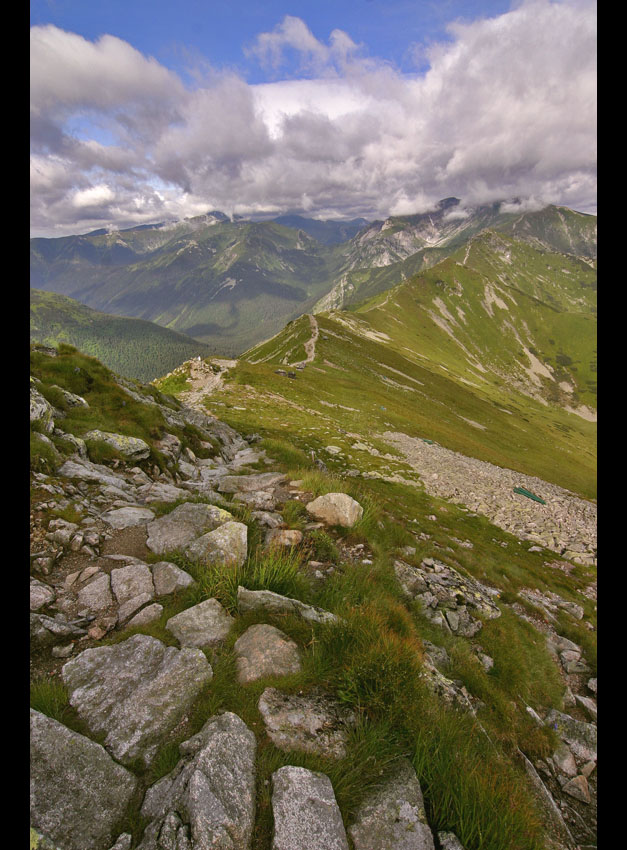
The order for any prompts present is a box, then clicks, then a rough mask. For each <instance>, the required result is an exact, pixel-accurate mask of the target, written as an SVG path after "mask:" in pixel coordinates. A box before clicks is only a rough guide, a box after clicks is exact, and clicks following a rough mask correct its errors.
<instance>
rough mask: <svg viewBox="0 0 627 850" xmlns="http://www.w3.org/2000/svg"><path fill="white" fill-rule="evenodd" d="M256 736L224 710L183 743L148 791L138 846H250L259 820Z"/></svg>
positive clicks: (240, 849)
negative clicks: (173, 761)
mask: <svg viewBox="0 0 627 850" xmlns="http://www.w3.org/2000/svg"><path fill="white" fill-rule="evenodd" d="M256 746H257V745H256V740H255V736H254V734H253V733H252V732H251V731H250V729H248V727H247V726H246V724H245V723H244V721H243V720H241V719H240V718H239V717H238V716H237V715H236V714H232V713H231V712H225V713H224V714H220V715H217V716H216V717H212V718H210V719H209V720H208V721H207V722H206V723H205V725H204V726H203V728H202V729H201V730H200V732H198V733H197V734H196V735H194V736H193V737H192V738H190V739H189V740H187V741H185V742H184V743H182V744H181V745H180V748H179V750H180V753H181V755H182V759H181V761H179V763H178V764H177V766H176V767H175V768H174V770H173V771H172V772H171V773H169V774H168V775H167V776H164V777H163V779H160V780H159V781H158V782H156V783H155V784H154V785H153V786H152V787H151V788H149V789H148V791H147V793H146V796H145V798H144V803H143V805H142V809H141V814H142V815H143V816H144V817H146V818H150V819H151V823H150V824H149V825H148V827H147V828H146V830H145V832H144V837H143V839H142V842H141V844H140V845H139V847H138V850H167V848H173V850H174V848H176V850H179V848H185V850H214V849H215V850H222V848H224V850H248V848H249V847H250V841H251V836H252V831H253V826H254V821H255V754H256Z"/></svg>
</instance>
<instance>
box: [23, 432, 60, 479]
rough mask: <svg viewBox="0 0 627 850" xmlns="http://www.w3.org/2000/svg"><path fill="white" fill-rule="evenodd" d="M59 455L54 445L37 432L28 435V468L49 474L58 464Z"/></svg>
mask: <svg viewBox="0 0 627 850" xmlns="http://www.w3.org/2000/svg"><path fill="white" fill-rule="evenodd" d="M59 461H60V455H59V453H58V452H57V451H56V449H55V447H54V445H51V444H50V443H48V442H46V440H44V439H43V438H42V437H41V436H40V435H39V434H38V433H37V432H33V431H31V435H30V468H31V469H32V470H33V471H34V472H44V473H45V474H46V475H50V474H51V473H53V472H54V471H55V469H56V468H57V466H58V465H59Z"/></svg>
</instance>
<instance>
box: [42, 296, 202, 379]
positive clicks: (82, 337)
mask: <svg viewBox="0 0 627 850" xmlns="http://www.w3.org/2000/svg"><path fill="white" fill-rule="evenodd" d="M30 339H31V342H36V343H40V344H43V345H52V346H55V345H58V344H59V343H60V342H66V343H69V344H70V345H73V346H75V347H76V348H78V349H80V350H81V351H83V352H84V353H85V354H89V355H91V356H93V357H97V358H98V359H99V360H101V361H102V362H103V363H104V364H105V365H106V366H108V367H109V368H110V369H113V370H115V371H116V372H118V373H119V374H120V375H124V376H125V377H127V378H134V379H136V380H139V381H151V380H152V379H153V378H156V377H158V376H159V375H163V374H165V372H168V371H170V370H171V369H173V368H175V367H176V366H178V364H179V363H181V362H182V361H183V360H188V359H190V358H191V357H196V356H201V357H207V356H208V355H209V354H211V353H215V351H214V349H213V348H212V347H211V346H208V345H205V344H204V343H202V342H198V341H197V340H194V339H191V338H190V337H186V336H184V335H183V334H180V333H176V332H175V331H171V330H168V329H167V328H162V327H160V326H159V325H156V324H154V323H153V322H146V321H143V320H142V319H129V318H124V317H120V316H111V315H107V314H106V313H100V312H98V311H97V310H92V309H91V308H89V307H85V305H83V304H79V303H78V301H74V299H72V298H66V297H65V296H64V295H57V294H56V293H54V292H42V291H40V290H37V289H31V292H30Z"/></svg>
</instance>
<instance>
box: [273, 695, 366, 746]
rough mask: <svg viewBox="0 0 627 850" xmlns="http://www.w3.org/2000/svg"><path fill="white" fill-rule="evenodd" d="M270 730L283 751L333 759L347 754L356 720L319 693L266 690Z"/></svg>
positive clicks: (336, 703)
mask: <svg viewBox="0 0 627 850" xmlns="http://www.w3.org/2000/svg"><path fill="white" fill-rule="evenodd" d="M258 707H259V712H260V714H261V716H262V718H263V721H264V723H265V726H266V731H267V733H268V736H269V738H271V740H272V741H273V743H274V745H275V746H276V747H278V748H279V749H280V750H287V751H289V750H299V751H301V752H305V753H315V754H317V755H323V756H327V757H329V758H343V757H344V756H345V755H346V741H347V739H348V733H349V729H350V727H351V726H353V725H354V724H355V722H356V717H355V715H354V714H353V712H352V711H350V710H349V709H347V708H346V706H344V705H342V704H341V703H339V702H337V701H336V700H334V699H332V698H331V697H330V696H328V695H327V694H324V693H322V692H321V691H319V690H317V689H316V690H313V691H310V692H309V693H307V694H304V695H300V694H285V693H282V692H281V691H278V690H277V689H276V688H266V689H265V691H264V692H263V693H262V694H261V696H260V698H259V703H258Z"/></svg>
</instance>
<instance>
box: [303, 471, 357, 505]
mask: <svg viewBox="0 0 627 850" xmlns="http://www.w3.org/2000/svg"><path fill="white" fill-rule="evenodd" d="M293 475H294V478H296V479H297V480H300V481H302V484H301V485H300V486H301V490H305V491H306V492H308V493H313V496H314V498H317V497H318V496H324V495H325V494H326V493H345V492H346V481H344V480H343V479H342V478H339V477H338V476H337V475H330V474H329V473H327V472H321V471H320V470H319V469H311V467H310V468H304V469H303V468H301V469H296V470H295V471H294V473H293Z"/></svg>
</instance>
